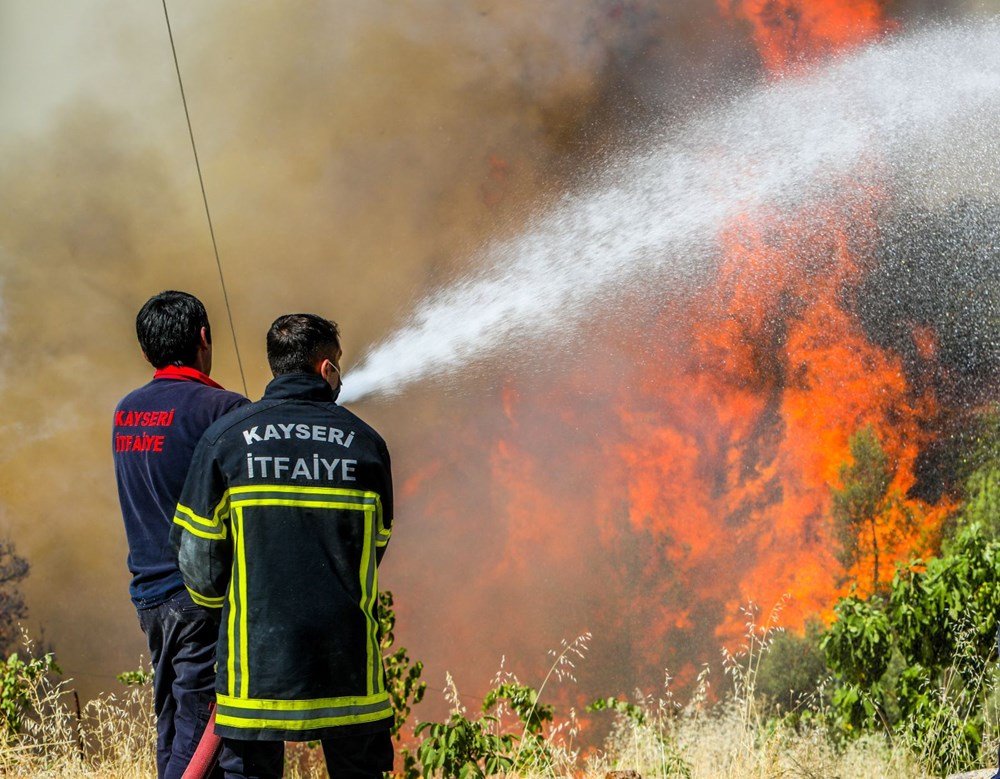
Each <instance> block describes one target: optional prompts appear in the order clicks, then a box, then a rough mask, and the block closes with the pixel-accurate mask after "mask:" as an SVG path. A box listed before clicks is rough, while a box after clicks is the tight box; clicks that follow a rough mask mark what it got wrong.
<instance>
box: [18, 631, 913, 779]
mask: <svg viewBox="0 0 1000 779" xmlns="http://www.w3.org/2000/svg"><path fill="white" fill-rule="evenodd" d="M770 630H771V627H770V626H765V628H762V629H757V628H756V627H755V626H754V627H751V630H750V632H749V636H748V643H747V645H746V646H745V647H744V651H742V652H740V653H739V654H736V655H731V656H729V657H728V659H727V674H728V675H729V677H730V680H731V682H732V684H731V685H729V686H730V688H731V692H729V693H727V695H726V697H725V698H724V700H722V701H721V702H717V703H714V704H709V703H708V698H709V696H708V691H709V678H708V677H709V675H708V673H707V672H705V673H704V674H702V676H701V678H700V680H699V684H698V685H697V690H696V693H695V694H694V696H693V697H692V700H691V701H690V702H688V703H686V704H685V705H683V706H682V705H680V704H678V703H677V701H676V700H675V699H674V698H673V696H672V694H671V692H670V680H669V678H668V679H666V680H665V683H664V686H663V689H662V690H661V692H660V693H659V694H658V695H655V696H650V695H646V696H644V695H640V694H638V693H637V694H635V695H634V700H633V701H631V702H629V703H628V704H627V705H625V704H624V702H623V705H622V707H621V708H620V710H619V711H618V712H617V713H616V714H614V724H613V726H612V729H611V732H610V734H609V736H608V738H607V739H606V741H605V742H604V744H603V745H602V746H601V748H600V749H596V750H590V751H589V752H588V753H587V754H581V752H580V750H579V748H578V746H576V745H575V742H574V739H575V737H576V735H577V733H578V723H577V721H576V715H575V713H574V712H570V713H569V716H568V717H566V718H563V720H562V721H560V722H557V723H556V724H555V725H554V726H552V727H550V728H549V730H548V739H547V744H548V747H549V751H550V754H551V757H552V762H551V763H549V764H547V765H545V766H542V765H537V766H535V767H533V768H527V769H524V770H522V771H521V774H520V775H521V776H522V777H524V778H525V779H536V778H540V777H573V779H591V778H593V779H604V777H606V776H607V775H608V774H612V773H617V774H618V775H619V776H625V777H627V776H635V775H638V776H641V777H643V779H651V778H652V777H663V778H664V779H667V778H668V777H681V778H684V779H790V778H792V777H796V778H797V777H801V778H802V779H814V778H815V779H820V777H822V779H833V778H835V777H839V778H842V779H885V777H907V779H922V778H924V777H929V776H930V774H928V773H926V771H925V770H923V769H921V767H920V765H919V762H918V759H917V758H916V757H915V756H914V754H915V752H914V750H913V745H908V746H907V745H903V744H899V743H896V744H894V743H892V741H891V740H890V739H889V738H888V737H875V736H872V737H864V738H860V739H857V740H853V741H850V742H847V743H845V744H837V743H835V742H834V741H833V740H832V739H831V738H830V736H829V732H828V731H827V730H826V729H825V728H824V727H823V726H822V725H821V724H820V723H821V722H822V718H821V717H816V718H815V719H812V720H810V719H809V718H800V719H798V721H797V722H796V723H795V724H791V721H790V720H788V719H776V718H774V717H770V716H768V715H767V713H766V712H765V711H764V709H763V708H762V706H761V704H760V703H759V701H758V697H757V696H756V694H755V689H754V685H755V678H756V670H757V668H758V667H759V662H760V657H761V655H762V653H763V652H765V651H766V650H767V644H768V636H769V634H770V633H769V631H770ZM585 645H586V642H585V641H584V640H582V637H581V639H578V640H577V641H576V642H573V643H572V644H564V646H563V651H562V652H561V653H559V654H558V655H557V653H553V654H554V655H556V661H555V662H554V663H553V669H552V670H550V675H551V676H552V677H553V678H552V679H551V680H550V681H552V682H553V683H554V682H556V681H561V680H564V679H568V680H569V681H572V675H571V668H572V664H571V663H570V662H569V659H570V657H571V656H572V657H574V658H576V657H581V656H582V652H578V651H576V650H577V649H580V648H581V647H585ZM568 649H572V651H568ZM498 680H499V681H511V680H512V677H510V675H509V674H507V673H506V672H502V673H501V674H500V675H498ZM542 692H544V688H543V690H542ZM449 695H450V696H451V698H450V700H451V702H452V703H453V705H460V704H459V702H458V700H457V691H455V690H454V689H452V690H451V691H450V693H449ZM28 708H30V709H31V711H32V712H33V713H32V715H31V716H30V717H28V718H27V719H26V720H25V722H24V724H23V726H22V729H21V732H20V733H19V734H16V735H15V736H11V737H9V738H8V739H7V741H6V742H5V743H2V744H0V776H3V777H39V778H41V777H52V778H53V779H152V778H153V777H155V775H156V768H155V758H154V754H155V741H156V733H155V723H154V720H153V715H152V701H151V689H150V686H149V685H145V686H141V687H128V688H126V689H125V690H124V692H123V693H122V694H119V695H105V696H103V697H101V698H99V699H97V700H94V701H91V702H89V703H88V704H86V706H84V707H83V708H82V710H81V709H79V707H78V704H77V702H76V696H75V695H74V693H73V691H72V689H71V688H70V687H69V686H68V682H67V683H60V682H58V681H56V680H54V679H53V678H51V677H46V678H42V679H38V680H36V681H35V682H34V683H32V684H31V685H30V687H29V689H28ZM508 714H509V712H508ZM503 719H506V720H507V722H508V724H510V720H509V718H508V717H504V718H503ZM810 723H812V724H810ZM516 726H517V725H516V723H515V724H514V727H516ZM518 735H521V734H520V733H519V734H518ZM633 772H634V773H633ZM285 776H286V777H287V778H288V779H319V778H320V777H325V776H326V770H325V767H324V765H323V757H322V751H321V750H320V749H315V748H310V747H309V746H308V745H306V744H289V745H287V750H286V772H285Z"/></svg>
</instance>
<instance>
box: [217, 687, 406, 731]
mask: <svg viewBox="0 0 1000 779" xmlns="http://www.w3.org/2000/svg"><path fill="white" fill-rule="evenodd" d="M217 703H218V708H217V709H216V715H215V716H216V720H215V721H216V722H217V723H218V724H220V725H228V726H230V727H233V728H242V729H251V728H271V729H274V730H292V731H303V730H314V729H318V728H327V727H334V726H337V725H350V724H356V723H361V722H375V721H378V720H381V719H388V718H390V717H391V716H392V705H391V704H390V702H389V695H388V693H385V692H382V693H380V694H378V695H368V696H345V697H341V698H314V699H311V700H272V699H253V698H234V697H232V696H229V695H219V696H218V700H217Z"/></svg>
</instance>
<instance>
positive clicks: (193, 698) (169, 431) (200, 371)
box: [112, 290, 249, 779]
mask: <svg viewBox="0 0 1000 779" xmlns="http://www.w3.org/2000/svg"><path fill="white" fill-rule="evenodd" d="M135 326H136V335H137V336H138V339H139V346H140V347H141V349H142V354H143V356H144V357H145V358H146V360H147V361H148V362H149V363H151V364H152V366H153V368H155V369H156V370H155V373H154V374H153V379H152V381H150V382H149V383H147V384H145V385H144V386H142V387H139V388H138V389H136V390H134V391H132V392H131V393H129V394H128V395H126V396H125V397H124V398H123V399H122V400H121V402H120V403H119V404H118V406H117V408H116V409H115V416H114V427H113V432H112V450H113V453H114V465H115V476H116V479H117V482H118V497H119V501H120V505H121V511H122V517H123V519H124V522H125V536H126V539H127V541H128V567H129V570H130V571H131V573H132V581H131V584H130V587H129V590H130V594H131V596H132V602H133V604H134V605H135V607H136V609H137V611H138V615H139V624H140V626H141V627H142V630H143V632H144V633H145V634H146V640H147V642H148V645H149V653H150V659H151V662H152V665H153V672H154V677H153V696H154V710H155V712H156V731H157V739H156V770H157V776H158V777H160V779H177V778H178V777H180V776H181V775H182V774H183V773H184V770H185V768H186V767H187V765H188V761H190V759H191V756H192V754H194V751H195V747H196V746H197V745H198V741H199V739H200V738H201V735H202V731H203V730H204V729H205V724H206V723H207V722H208V719H209V706H210V704H211V703H212V701H213V699H214V697H215V695H214V689H215V669H214V666H215V643H216V638H217V636H218V626H217V622H216V620H215V615H214V614H212V613H210V612H208V611H206V610H205V609H204V608H202V607H201V606H198V605H197V604H195V603H194V602H193V601H192V599H191V597H190V596H189V595H188V592H187V590H186V589H185V587H184V582H183V580H182V578H181V573H180V570H178V568H177V558H176V556H175V555H174V554H173V553H172V551H171V549H170V544H169V537H170V529H171V527H172V524H173V518H174V509H175V507H176V505H177V500H178V498H179V497H180V493H181V487H182V486H183V484H184V477H185V476H186V475H187V471H188V464H189V463H190V461H191V455H192V453H193V452H194V449H195V446H196V445H197V443H198V440H199V439H200V438H201V435H202V433H204V432H205V429H206V428H208V426H209V425H210V424H211V423H212V422H214V421H215V420H216V419H218V418H219V417H221V416H222V415H223V414H225V413H226V412H227V411H230V410H232V409H234V408H236V407H238V406H240V405H243V404H246V403H249V401H248V400H247V399H246V398H244V397H243V396H242V395H238V394H236V393H235V392H227V391H226V390H224V389H223V388H222V387H220V386H219V385H218V384H216V383H215V382H214V381H212V379H210V378H209V373H211V370H212V333H211V327H210V325H209V322H208V315H207V313H206V312H205V306H204V305H202V303H201V301H199V300H198V299H197V298H196V297H194V296H193V295H189V294H188V293H186V292H176V291H173V290H168V291H166V292H161V293H160V294H158V295H154V296H153V297H152V298H150V299H149V300H148V301H146V303H145V304H144V305H143V306H142V308H141V309H140V310H139V313H138V315H137V316H136V322H135Z"/></svg>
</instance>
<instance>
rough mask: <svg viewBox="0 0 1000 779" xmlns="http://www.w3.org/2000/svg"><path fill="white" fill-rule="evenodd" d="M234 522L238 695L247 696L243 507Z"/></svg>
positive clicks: (237, 510)
mask: <svg viewBox="0 0 1000 779" xmlns="http://www.w3.org/2000/svg"><path fill="white" fill-rule="evenodd" d="M235 523H236V525H237V527H238V528H239V536H238V537H237V539H236V555H237V559H238V560H239V561H240V568H239V570H240V576H239V586H240V696H241V697H244V698H245V697H247V695H248V694H249V691H250V689H249V688H250V650H249V649H248V648H247V610H248V609H247V573H246V571H247V553H246V542H245V541H244V539H243V509H242V508H237V509H236V517H235Z"/></svg>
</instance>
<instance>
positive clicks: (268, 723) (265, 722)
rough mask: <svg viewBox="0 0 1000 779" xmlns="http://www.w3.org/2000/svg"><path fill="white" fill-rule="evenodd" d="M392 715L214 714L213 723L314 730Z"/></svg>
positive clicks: (245, 727) (231, 725)
mask: <svg viewBox="0 0 1000 779" xmlns="http://www.w3.org/2000/svg"><path fill="white" fill-rule="evenodd" d="M391 715H392V710H391V709H390V710H388V711H387V712H386V711H378V712H372V713H370V714H346V715H344V716H342V717H322V718H320V719H310V720H284V719H250V718H246V719H244V718H243V717H231V716H229V715H228V714H219V713H218V712H216V713H215V722H216V724H218V725H228V726H229V727H231V728H243V729H246V730H248V729H251V728H271V729H273V730H314V729H318V728H333V727H337V726H339V725H358V724H361V723H363V722H375V721H377V720H380V719H388V718H389V717H390V716H391Z"/></svg>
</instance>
